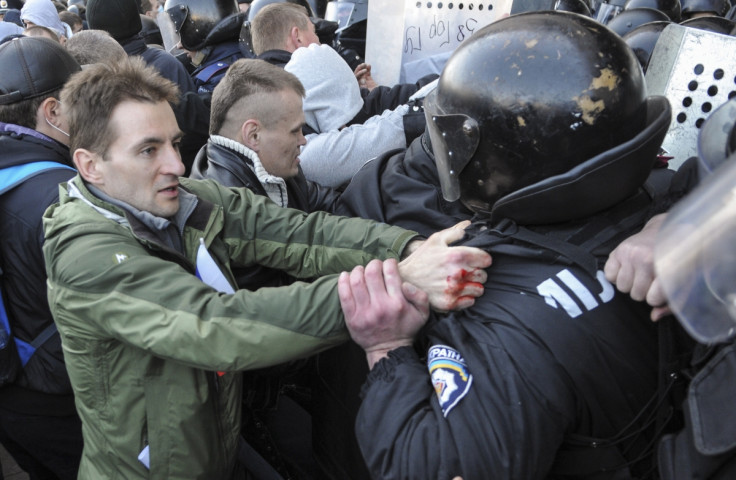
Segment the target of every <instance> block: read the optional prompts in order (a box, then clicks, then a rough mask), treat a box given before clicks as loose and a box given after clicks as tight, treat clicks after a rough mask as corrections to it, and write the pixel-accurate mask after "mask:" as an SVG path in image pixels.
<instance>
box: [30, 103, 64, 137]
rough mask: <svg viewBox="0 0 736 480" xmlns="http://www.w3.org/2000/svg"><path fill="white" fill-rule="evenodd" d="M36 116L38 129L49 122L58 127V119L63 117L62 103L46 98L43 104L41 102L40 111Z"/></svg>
mask: <svg viewBox="0 0 736 480" xmlns="http://www.w3.org/2000/svg"><path fill="white" fill-rule="evenodd" d="M36 115H37V120H36V122H37V125H36V126H37V127H38V126H41V125H44V124H45V123H46V122H47V121H48V122H49V123H51V124H53V125H54V126H56V127H58V126H59V125H58V123H59V121H58V117H60V116H61V115H62V113H61V102H60V101H59V100H57V99H55V98H54V97H48V98H46V99H45V100H44V101H43V102H41V105H39V106H38V111H37V112H36ZM36 130H38V128H36Z"/></svg>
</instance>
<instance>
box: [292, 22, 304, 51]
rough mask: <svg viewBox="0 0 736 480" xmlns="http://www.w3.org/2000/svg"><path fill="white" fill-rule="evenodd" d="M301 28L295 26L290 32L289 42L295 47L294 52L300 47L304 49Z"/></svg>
mask: <svg viewBox="0 0 736 480" xmlns="http://www.w3.org/2000/svg"><path fill="white" fill-rule="evenodd" d="M300 33H301V32H300V31H299V27H297V26H293V27H291V30H289V42H290V43H291V45H292V46H293V48H294V50H296V49H297V48H299V47H302V46H304V45H302V43H301V39H300V38H299V35H300Z"/></svg>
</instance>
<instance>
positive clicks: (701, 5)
mask: <svg viewBox="0 0 736 480" xmlns="http://www.w3.org/2000/svg"><path fill="white" fill-rule="evenodd" d="M680 2H681V3H682V19H683V20H686V19H688V18H692V17H693V16H696V15H697V14H711V15H717V16H720V17H722V16H724V15H725V14H726V13H727V12H728V10H729V9H730V8H731V2H730V1H729V0H680Z"/></svg>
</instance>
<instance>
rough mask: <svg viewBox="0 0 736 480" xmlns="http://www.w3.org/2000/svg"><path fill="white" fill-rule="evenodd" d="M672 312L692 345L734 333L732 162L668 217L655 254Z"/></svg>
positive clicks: (735, 194) (735, 170) (735, 187)
mask: <svg viewBox="0 0 736 480" xmlns="http://www.w3.org/2000/svg"><path fill="white" fill-rule="evenodd" d="M654 261H655V268H656V271H657V277H658V278H659V280H660V282H661V283H662V287H663V289H664V292H665V294H666V295H667V299H668V302H669V306H670V308H671V309H672V311H673V312H674V313H675V315H677V317H678V319H679V320H680V323H681V324H682V326H683V327H684V328H685V330H687V332H688V333H689V334H690V335H691V336H692V337H693V338H695V339H696V340H697V341H699V342H701V343H705V344H712V343H720V342H724V341H727V340H729V339H731V338H733V337H734V336H735V334H736V161H734V159H732V160H731V161H728V162H727V163H726V164H724V165H723V166H722V167H720V168H719V169H718V170H717V172H716V173H714V174H712V175H710V176H709V177H708V178H706V179H705V181H704V182H702V184H701V185H699V186H698V188H696V189H695V190H694V191H693V192H691V193H690V194H689V195H688V196H687V197H685V198H684V199H683V200H682V201H681V202H680V203H679V204H678V205H677V206H676V207H675V208H674V209H673V210H672V211H671V212H670V213H669V214H668V216H667V220H666V221H665V223H664V225H663V226H662V229H661V230H660V233H659V235H658V242H657V247H656V248H655V252H654Z"/></svg>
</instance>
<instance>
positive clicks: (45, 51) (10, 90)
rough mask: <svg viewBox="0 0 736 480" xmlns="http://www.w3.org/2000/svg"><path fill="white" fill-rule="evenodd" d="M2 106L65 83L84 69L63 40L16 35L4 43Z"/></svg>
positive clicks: (0, 73)
mask: <svg viewBox="0 0 736 480" xmlns="http://www.w3.org/2000/svg"><path fill="white" fill-rule="evenodd" d="M0 65H5V66H6V67H5V68H2V69H0V105H9V104H11V103H17V102H20V101H23V100H27V99H29V98H35V97H40V96H42V95H44V94H47V93H50V92H53V91H54V90H57V89H59V88H61V87H63V86H64V83H66V81H67V80H68V79H69V77H70V76H71V74H72V73H75V72H78V71H79V70H81V67H80V66H79V64H78V63H77V61H76V60H74V57H72V56H71V55H70V54H69V52H67V51H66V49H65V48H64V47H62V46H61V45H60V44H59V42H54V41H53V40H49V39H48V38H42V37H21V38H14V39H12V40H10V41H8V42H5V43H3V44H2V45H0Z"/></svg>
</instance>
